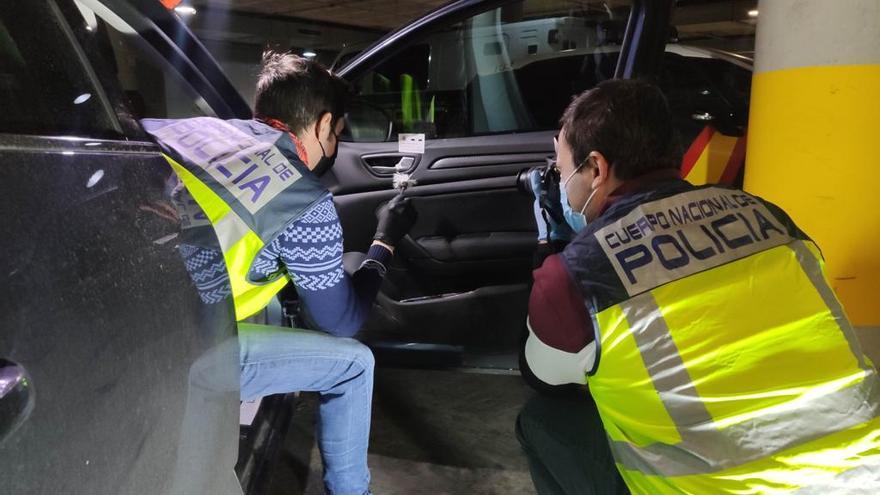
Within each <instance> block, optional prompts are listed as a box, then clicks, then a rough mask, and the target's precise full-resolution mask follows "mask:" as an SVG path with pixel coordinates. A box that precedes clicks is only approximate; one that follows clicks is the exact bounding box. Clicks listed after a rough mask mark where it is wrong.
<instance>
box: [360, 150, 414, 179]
mask: <svg viewBox="0 0 880 495" xmlns="http://www.w3.org/2000/svg"><path fill="white" fill-rule="evenodd" d="M363 159H364V163H366V164H367V167H369V169H370V171H371V172H373V173H374V174H376V175H379V176H388V177H390V176H392V175H394V174H395V173H396V172H409V171H410V170H412V169H413V166H414V165H415V163H416V159H415V158H413V157H411V156H401V155H370V156H365V157H363ZM395 160H396V162H395ZM391 164H393V165H391Z"/></svg>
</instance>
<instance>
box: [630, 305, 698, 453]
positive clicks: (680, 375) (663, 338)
mask: <svg viewBox="0 0 880 495" xmlns="http://www.w3.org/2000/svg"><path fill="white" fill-rule="evenodd" d="M621 308H622V309H623V314H624V316H625V317H626V320H627V322H629V326H630V329H631V331H632V335H633V338H635V340H636V344H637V345H638V347H639V353H641V355H642V360H643V361H644V362H645V367H646V368H647V370H648V375H649V376H650V377H651V381H652V382H653V383H654V389H656V390H657V393H659V394H660V399H661V400H662V401H663V405H664V406H665V407H666V411H667V412H668V413H669V417H670V418H672V421H673V422H674V423H675V426H676V428H678V433H679V435H680V436H681V438H682V440H687V436H688V435H690V433H691V432H692V431H694V430H693V428H692V427H693V426H695V425H706V424H711V423H712V415H711V414H709V411H708V410H707V409H706V406H705V405H704V404H703V401H702V400H701V399H700V396H699V394H697V389H695V388H694V386H693V380H691V376H690V374H689V373H688V371H687V368H685V366H684V362H683V361H682V359H681V356H680V355H679V353H678V349H677V348H676V346H675V342H674V341H673V340H672V336H671V334H670V333H669V328H668V327H667V326H666V320H664V319H663V315H662V314H661V313H660V308H659V307H658V306H657V302H656V301H655V300H654V296H653V295H652V294H651V293H650V292H645V293H643V294H640V295H638V296H636V297H634V298H632V299H630V300H629V301H628V302H626V303H624V304H622V305H621Z"/></svg>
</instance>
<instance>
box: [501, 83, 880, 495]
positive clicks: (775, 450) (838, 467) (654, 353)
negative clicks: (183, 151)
mask: <svg viewBox="0 0 880 495" xmlns="http://www.w3.org/2000/svg"><path fill="white" fill-rule="evenodd" d="M561 124H562V129H561V132H560V134H559V136H558V141H557V143H556V164H555V167H548V168H547V169H545V170H541V171H533V172H531V173H529V174H528V178H529V179H530V182H529V184H530V186H531V189H532V190H533V192H534V195H535V199H536V208H535V209H536V220H537V222H538V226H539V236H540V242H541V247H542V249H541V250H543V251H544V252H551V253H552V252H553V251H558V252H557V253H555V254H549V255H548V256H546V258H545V259H543V260H540V264H539V267H538V268H537V269H536V270H535V272H534V285H533V288H532V293H531V296H530V300H529V318H528V321H527V324H528V328H529V335H528V339H527V341H526V343H525V346H524V350H523V355H524V359H523V360H522V371H523V375H524V376H525V377H527V379H531V381H532V382H534V383H536V384H538V385H539V389H540V390H542V391H545V392H547V391H555V392H559V387H574V388H573V390H574V392H575V393H565V394H555V395H552V396H550V395H539V396H537V397H536V398H535V399H533V400H531V401H530V402H529V403H528V404H526V406H525V407H524V408H523V410H522V412H521V413H520V416H519V418H518V420H517V436H518V438H519V440H520V442H521V444H522V446H523V449H524V450H525V453H526V456H527V457H528V459H529V467H530V471H531V474H532V479H533V481H534V483H535V487H536V489H537V491H538V493H540V494H542V495H543V494H586V493H589V494H595V493H644V494H655V493H670V494H671V493H689V494H717V493H767V492H769V491H774V492H775V491H786V492H789V491H791V492H795V491H798V492H799V489H801V488H803V487H809V490H808V491H810V493H853V492H854V490H857V489H859V490H867V491H865V492H864V493H867V492H872V493H873V492H880V474H878V473H880V471H878V470H877V469H876V468H873V469H865V468H864V466H878V465H880V420H878V419H877V418H878V416H880V414H878V413H880V382H878V379H877V374H876V371H875V369H874V367H873V366H872V364H871V362H870V361H869V360H868V359H867V358H866V357H865V356H864V355H863V353H862V351H861V349H860V348H859V344H858V341H857V340H856V339H855V337H854V335H853V331H852V327H851V325H850V323H849V321H848V320H847V318H846V315H845V314H844V312H843V308H842V307H841V305H840V303H839V302H838V301H837V299H836V298H835V296H834V293H833V291H832V290H831V288H830V287H829V285H828V283H827V281H826V278H825V276H824V273H823V260H822V257H821V253H820V252H819V250H818V248H817V247H816V245H815V244H814V243H813V242H812V241H811V240H810V239H809V238H808V237H807V236H806V235H805V234H804V233H803V232H802V231H801V230H800V229H798V228H797V226H795V224H794V222H793V221H792V220H791V218H789V216H788V215H786V213H785V212H783V211H782V210H781V209H780V208H778V207H777V206H775V205H773V204H771V203H769V202H766V201H764V200H762V199H760V198H757V197H754V196H752V195H749V194H747V193H745V192H743V191H740V190H737V189H732V188H726V187H720V186H702V187H695V186H693V185H691V184H689V183H688V182H686V181H684V180H682V179H680V178H679V176H678V166H679V163H680V161H681V153H680V151H679V148H678V146H677V145H676V143H675V138H674V134H673V133H674V131H673V126H672V121H671V115H670V112H669V108H668V105H667V103H666V100H665V98H664V96H663V94H662V93H661V92H660V90H659V89H658V88H656V87H655V86H653V85H651V84H648V83H645V82H640V81H624V80H612V81H606V82H603V83H601V84H599V85H598V86H597V87H596V88H594V89H592V90H590V91H587V92H586V93H584V94H582V95H580V96H578V97H577V98H576V99H575V100H574V101H573V102H572V103H571V105H570V106H569V108H568V109H567V110H566V111H565V114H564V115H563V116H562V119H561ZM554 168H555V170H554ZM557 197H558V203H557V202H556V201H557V200H556V198H557ZM560 218H561V219H563V220H564V222H561V221H560V220H559V219H560ZM560 248H561V250H560ZM584 385H589V388H588V389H586V388H584ZM571 390H572V389H571V388H568V389H564V390H563V391H564V392H567V391H571ZM817 459H821V460H820V461H818V462H817ZM859 493H862V492H859Z"/></svg>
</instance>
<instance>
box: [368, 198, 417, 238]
mask: <svg viewBox="0 0 880 495" xmlns="http://www.w3.org/2000/svg"><path fill="white" fill-rule="evenodd" d="M418 216H419V215H418V213H416V209H415V208H413V205H412V203H411V202H410V199H409V198H405V197H404V196H403V194H398V195H397V196H395V197H394V199H392V200H391V201H389V202H388V204H386V205H385V206H383V207H382V208H381V209H380V210H379V213H377V214H376V218H377V219H378V220H379V225H378V227H376V235H374V236H373V239H375V240H377V241H381V242H384V243H385V244H388V245H389V246H396V245H397V243H398V242H400V239H402V238H403V236H405V235H406V233H407V232H409V229H411V228H412V226H413V224H414V223H416V218H418Z"/></svg>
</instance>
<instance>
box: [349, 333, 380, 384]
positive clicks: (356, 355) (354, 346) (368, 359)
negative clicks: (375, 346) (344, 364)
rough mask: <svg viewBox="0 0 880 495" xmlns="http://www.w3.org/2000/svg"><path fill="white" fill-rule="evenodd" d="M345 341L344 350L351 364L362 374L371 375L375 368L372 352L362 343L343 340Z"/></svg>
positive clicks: (353, 340)
mask: <svg viewBox="0 0 880 495" xmlns="http://www.w3.org/2000/svg"><path fill="white" fill-rule="evenodd" d="M343 340H344V341H345V344H344V345H345V350H346V352H347V353H348V355H349V358H350V360H351V363H352V364H353V365H355V366H357V367H359V368H360V369H361V370H362V372H363V373H368V374H370V375H372V374H373V370H374V368H375V367H376V359H375V358H374V357H373V351H371V350H370V348H369V347H367V346H366V345H364V344H363V343H361V342H359V341H357V340H355V339H343Z"/></svg>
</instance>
